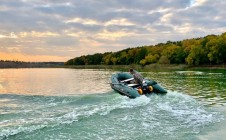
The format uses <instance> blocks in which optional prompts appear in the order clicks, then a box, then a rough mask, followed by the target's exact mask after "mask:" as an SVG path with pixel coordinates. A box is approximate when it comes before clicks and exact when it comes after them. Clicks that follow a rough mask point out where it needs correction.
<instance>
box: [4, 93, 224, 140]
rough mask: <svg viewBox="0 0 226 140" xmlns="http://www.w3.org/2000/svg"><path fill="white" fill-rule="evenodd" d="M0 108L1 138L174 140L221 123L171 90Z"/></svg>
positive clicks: (11, 102)
mask: <svg viewBox="0 0 226 140" xmlns="http://www.w3.org/2000/svg"><path fill="white" fill-rule="evenodd" d="M0 104H1V105H3V104H4V106H1V107H0V112H1V120H0V139H4V138H14V139H25V138H26V139H34V138H35V139H43V138H48V139H54V138H65V137H66V138H68V139H70V138H69V137H68V136H70V137H77V136H79V137H86V138H87V139H89V138H94V139H98V138H102V139H116V138H117V139H120V138H122V139H123V138H125V137H126V138H128V139H129V138H133V139H139V138H156V139H161V138H164V136H166V135H168V136H169V137H170V138H175V136H178V135H183V134H185V133H188V134H190V135H193V134H197V133H199V132H200V131H201V130H202V128H203V127H204V126H207V125H213V124H214V123H217V122H220V121H221V120H223V119H224V117H223V116H222V115H221V114H220V113H219V112H214V111H212V110H211V108H207V107H205V106H203V105H201V104H200V103H199V102H197V101H196V100H195V99H193V98H192V97H191V96H188V95H184V94H182V93H177V92H172V91H169V92H168V94H166V95H163V96H162V95H155V94H153V95H151V96H149V97H147V96H140V97H138V98H135V99H129V98H128V97H125V96H121V95H119V94H117V93H115V92H108V93H105V94H91V95H78V96H22V95H7V94H5V95H1V98H0ZM128 128H129V129H130V130H129V131H128V130H127V129H128ZM94 130H95V131H94ZM75 131H76V133H72V132H75ZM84 131H85V132H86V133H84ZM138 132H139V133H138ZM175 134H176V135H175ZM115 136H117V137H115Z"/></svg>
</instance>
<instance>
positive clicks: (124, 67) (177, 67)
mask: <svg viewBox="0 0 226 140" xmlns="http://www.w3.org/2000/svg"><path fill="white" fill-rule="evenodd" d="M62 67H63V68H73V69H116V70H123V71H125V70H128V69H129V68H134V69H136V70H139V71H149V70H156V71H159V70H198V69H223V70H224V69H226V66H225V65H201V66H190V65H184V64H179V65H176V64H150V65H146V66H141V65H65V66H62Z"/></svg>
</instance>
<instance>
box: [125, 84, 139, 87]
mask: <svg viewBox="0 0 226 140" xmlns="http://www.w3.org/2000/svg"><path fill="white" fill-rule="evenodd" d="M127 86H128V87H133V86H139V84H128V85H127Z"/></svg>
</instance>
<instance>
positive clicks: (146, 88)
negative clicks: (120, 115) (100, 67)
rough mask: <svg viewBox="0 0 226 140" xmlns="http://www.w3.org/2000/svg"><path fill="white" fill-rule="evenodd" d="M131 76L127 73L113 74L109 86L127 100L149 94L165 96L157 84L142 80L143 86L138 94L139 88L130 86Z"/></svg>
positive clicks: (133, 85) (164, 91)
mask: <svg viewBox="0 0 226 140" xmlns="http://www.w3.org/2000/svg"><path fill="white" fill-rule="evenodd" d="M131 79H133V76H132V75H131V74H129V73H128V72H120V73H116V74H113V75H112V76H111V78H110V81H111V82H110V86H111V88H112V89H114V90H115V91H116V92H118V93H119V94H121V95H123V96H127V97H129V98H136V97H139V96H141V95H150V94H153V93H155V94H166V93H167V91H166V90H165V89H164V88H162V87H161V86H160V85H159V84H158V83H157V82H155V81H153V80H150V79H144V84H143V87H142V93H141V92H139V88H141V86H139V85H138V84H135V83H133V84H131V82H135V81H132V80H131Z"/></svg>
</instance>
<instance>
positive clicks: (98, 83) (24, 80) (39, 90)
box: [0, 69, 111, 95]
mask: <svg viewBox="0 0 226 140" xmlns="http://www.w3.org/2000/svg"><path fill="white" fill-rule="evenodd" d="M110 75H111V74H110V71H101V70H80V69H78V70H77V69H3V70H1V72H0V93H2V94H29V95H75V94H92V93H104V92H107V91H109V90H110V87H109V85H108V84H107V82H108V77H109V76H110Z"/></svg>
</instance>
